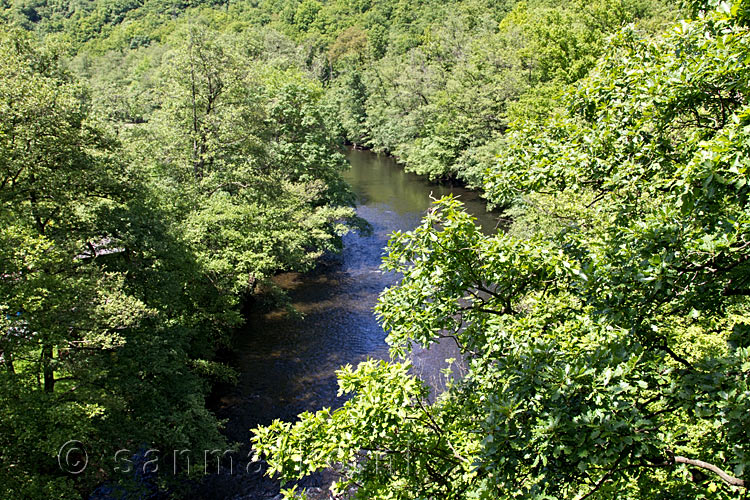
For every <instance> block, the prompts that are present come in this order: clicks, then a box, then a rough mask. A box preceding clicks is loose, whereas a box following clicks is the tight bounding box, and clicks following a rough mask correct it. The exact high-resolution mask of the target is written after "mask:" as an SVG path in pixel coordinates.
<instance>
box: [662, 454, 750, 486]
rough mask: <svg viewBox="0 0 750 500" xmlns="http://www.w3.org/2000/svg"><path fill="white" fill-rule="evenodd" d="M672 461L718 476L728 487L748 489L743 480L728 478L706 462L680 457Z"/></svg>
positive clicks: (724, 473) (747, 484) (727, 475)
mask: <svg viewBox="0 0 750 500" xmlns="http://www.w3.org/2000/svg"><path fill="white" fill-rule="evenodd" d="M673 460H674V462H675V463H677V464H687V465H692V466H694V467H699V468H701V469H705V470H709V471H711V472H713V473H714V474H716V475H717V476H719V477H720V478H721V480H722V481H724V482H725V483H726V484H728V485H729V486H737V487H739V488H749V487H750V484H749V483H748V482H747V481H745V480H744V479H740V478H737V477H734V476H730V475H729V474H727V473H726V472H725V471H723V470H722V469H720V468H718V467H717V466H715V465H713V464H710V463H708V462H704V461H703V460H694V459H692V458H686V457H680V456H677V455H675V456H674V457H673Z"/></svg>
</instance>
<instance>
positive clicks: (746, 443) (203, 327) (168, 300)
mask: <svg viewBox="0 0 750 500" xmlns="http://www.w3.org/2000/svg"><path fill="white" fill-rule="evenodd" d="M0 22H2V24H3V32H2V35H0V66H1V67H2V68H1V70H0V203H1V204H2V205H1V206H2V208H1V209H0V222H1V225H0V290H1V292H0V313H2V314H1V316H0V324H1V325H2V335H1V336H0V363H1V364H2V367H1V368H0V443H1V446H0V463H2V464H4V467H2V468H0V497H2V498H6V497H7V498H80V497H84V498H85V497H88V496H89V495H90V494H91V492H93V491H94V490H98V491H99V493H101V492H104V493H106V494H108V495H110V496H113V497H118V496H120V497H135V498H141V497H143V495H146V494H150V493H153V492H152V491H151V490H150V489H152V488H154V487H155V485H156V486H158V487H159V488H160V489H161V491H163V492H169V495H170V496H174V497H189V495H190V486H189V483H187V482H185V480H184V479H185V475H186V474H187V473H188V472H191V471H190V470H188V469H184V468H183V466H182V465H181V466H180V467H178V469H179V470H178V469H174V470H175V471H176V472H180V473H182V476H180V475H179V474H177V475H175V474H162V475H160V476H158V477H157V478H152V479H149V481H147V482H146V483H144V481H143V477H141V476H139V475H138V474H136V475H128V474H122V473H117V472H118V469H117V467H118V466H119V467H121V466H122V463H121V462H117V461H115V460H113V459H112V455H113V453H115V452H116V451H117V450H118V449H120V448H123V447H127V448H128V449H129V450H132V451H133V453H134V454H135V453H137V452H138V450H142V449H144V448H153V449H163V450H177V449H190V450H195V451H196V453H197V454H198V457H197V458H198V459H197V460H194V461H193V462H191V463H193V464H194V466H195V467H199V466H200V465H201V464H203V463H204V462H202V461H201V460H200V456H201V454H202V453H203V451H202V450H212V449H226V447H227V446H228V445H229V443H226V442H225V438H224V437H223V436H222V434H221V432H220V431H221V423H220V422H219V421H218V420H217V419H216V417H215V416H214V414H213V413H212V412H210V411H209V410H207V409H206V403H205V399H206V395H207V394H208V392H209V390H210V388H211V385H212V384H213V383H216V382H217V381H231V380H232V378H233V377H234V376H235V374H234V372H233V370H232V369H230V368H229V367H228V366H226V365H224V364H222V363H220V362H218V361H217V360H216V353H217V351H218V350H219V349H221V348H224V347H227V348H231V339H232V332H233V330H234V329H235V328H236V327H237V326H238V325H240V324H241V323H242V321H243V319H242V315H241V313H240V311H241V305H242V304H243V303H247V302H248V301H251V299H252V298H253V297H255V296H256V295H257V294H258V293H259V292H260V291H263V292H264V293H265V294H266V296H268V295H270V296H274V297H275V298H276V299H277V300H278V301H280V302H283V301H284V293H283V291H281V290H279V289H278V287H277V285H276V284H275V283H274V282H273V280H272V278H273V277H274V276H275V275H277V274H278V273H280V272H283V271H289V270H297V271H306V270H310V269H312V268H313V267H314V266H315V265H316V263H317V262H318V261H319V259H320V257H321V256H323V255H324V254H326V253H330V252H336V251H337V250H339V249H340V248H341V244H342V240H341V238H342V236H343V235H345V234H346V233H347V232H350V231H352V230H359V231H361V232H366V231H367V223H366V221H363V220H361V219H359V218H358V217H356V214H355V211H354V208H353V207H354V203H355V197H354V195H353V193H352V191H351V189H350V187H349V186H348V185H347V184H346V182H344V180H343V177H342V173H343V172H344V171H345V169H346V168H347V162H346V160H345V157H344V156H343V154H342V151H343V148H342V146H343V145H344V144H350V145H356V146H361V147H366V148H370V149H372V150H375V151H379V152H384V153H388V154H391V155H393V156H394V157H396V158H397V159H398V161H399V163H400V164H401V165H402V166H403V168H405V169H407V170H409V171H413V172H416V173H418V174H421V175H424V176H427V177H428V178H429V179H431V180H433V181H437V182H460V183H465V184H466V185H468V186H470V187H472V188H474V189H477V190H479V191H481V192H482V194H483V196H484V197H485V198H486V199H487V200H488V202H489V204H490V205H491V206H493V207H497V208H498V209H499V210H502V214H503V217H504V220H505V221H506V223H505V224H503V230H501V231H498V232H497V233H496V234H493V235H486V234H484V233H482V232H481V231H480V230H479V229H478V228H477V227H476V225H475V223H474V221H473V220H472V219H471V217H469V216H468V215H467V214H466V213H465V212H464V211H463V209H462V206H461V203H460V201H458V200H455V199H450V198H448V199H443V200H440V201H438V202H436V204H435V206H434V207H433V208H432V209H431V210H430V211H429V212H428V213H427V214H426V215H425V217H424V219H423V221H422V223H421V225H420V226H419V227H418V228H416V229H415V230H413V231H404V232H396V233H394V235H393V237H392V239H391V242H390V244H389V247H388V249H387V252H386V256H385V258H384V264H383V268H384V270H386V271H394V272H397V273H400V275H401V276H402V279H401V281H400V283H399V284H398V285H397V286H394V287H392V288H390V289H387V290H385V291H384V292H383V294H382V296H381V299H380V301H379V303H378V306H377V308H376V314H377V315H378V318H379V320H380V321H381V323H382V324H383V326H384V328H385V329H386V331H387V332H388V333H389V336H388V339H387V340H388V343H389V345H390V348H391V351H392V360H391V361H390V362H380V361H378V362H376V361H371V362H367V363H364V364H362V365H360V366H359V367H356V368H354V367H350V366H346V367H344V368H342V370H341V371H340V372H339V380H340V387H341V393H342V394H347V395H348V396H349V399H348V401H347V402H346V403H345V404H344V406H343V407H341V408H339V409H323V410H321V411H319V412H317V413H306V414H303V415H301V416H300V418H299V420H298V421H297V422H294V423H292V422H281V421H276V422H274V423H273V424H272V425H270V426H267V427H260V428H258V429H256V430H255V431H254V432H255V438H254V446H255V449H256V452H257V455H258V457H259V458H264V459H266V460H268V463H269V464H270V468H271V472H275V473H278V474H279V475H280V476H281V477H282V478H283V479H285V480H293V479H297V478H301V477H303V476H305V475H307V474H309V473H311V472H314V471H317V470H321V469H326V468H329V467H336V468H337V470H338V471H339V472H340V473H341V474H342V476H341V478H342V479H341V483H340V484H339V485H338V489H339V491H340V492H344V491H352V487H354V491H355V492H356V493H354V494H356V495H357V498H367V499H376V498H382V499H414V498H436V499H463V498H486V499H491V498H536V499H545V498H560V499H563V498H565V499H579V500H580V499H583V498H602V499H605V498H606V499H610V498H617V499H626V498H633V499H636V498H648V499H662V498H663V499H671V498H707V499H708V498H710V499H734V498H746V497H747V495H748V484H749V483H748V475H747V474H748V472H746V470H750V388H748V379H749V378H750V302H748V296H750V226H749V225H750V205H749V202H748V195H749V194H750V193H749V192H748V189H750V188H748V185H747V168H748V163H750V159H749V157H748V153H750V140H749V139H748V134H750V123H748V116H750V115H749V114H748V109H747V107H748V102H747V99H748V91H749V90H750V88H749V87H750V70H749V68H748V64H750V46H749V45H748V44H749V43H750V33H749V32H748V25H749V24H750V21H749V16H748V4H747V2H745V1H743V0H736V1H735V2H734V3H719V2H714V1H710V2H707V3H706V2H703V3H702V2H694V3H689V4H679V5H678V4H673V3H667V2H666V1H662V0H592V1H589V2H583V1H580V0H563V1H558V2H548V1H546V0H528V1H519V2H511V1H510V0H509V1H507V2H502V1H491V0H460V1H457V0H448V1H445V0H444V1H437V0H393V1H390V0H360V1H355V2H353V1H343V0H334V1H325V0H321V1H318V0H302V1H298V0H278V1H271V0H268V1H255V0H241V1H231V2H229V1H224V2H221V1H216V2H210V1H207V2H201V1H194V2H174V1H166V0H140V1H119V0H95V1H90V2H83V1H81V2H55V1H46V0H18V1H11V0H5V1H3V2H0ZM440 340H442V341H443V342H455V343H456V344H457V345H458V346H459V348H460V351H461V354H462V357H463V366H464V368H465V372H466V373H465V376H463V377H462V378H461V379H460V380H451V381H450V382H449V389H448V390H447V391H446V392H444V393H443V394H442V395H439V397H437V398H436V397H435V396H436V395H434V394H433V395H429V394H428V392H429V389H428V388H427V386H426V385H425V384H424V382H423V381H421V380H419V379H418V378H417V377H416V376H415V375H414V373H413V372H412V371H411V370H410V368H411V366H410V363H409V361H408V353H409V351H410V350H411V349H412V348H413V346H415V345H419V346H422V347H429V346H430V345H433V344H434V343H436V342H439V341H440ZM70 440H77V441H80V442H81V443H85V445H86V448H87V449H88V450H95V451H96V453H91V454H89V456H88V458H87V460H89V461H90V463H86V464H85V467H86V470H87V472H86V473H85V474H78V473H77V472H81V471H82V469H75V466H74V467H73V468H72V469H71V468H68V469H67V470H66V469H65V467H61V465H60V464H59V463H58V459H59V453H60V450H61V446H64V445H65V444H66V442H68V441H70ZM73 445H74V446H75V443H73ZM72 453H73V455H72V456H73V457H74V458H75V457H76V455H75V453H76V451H75V449H74V450H73V451H72ZM128 456H132V455H128ZM66 458H69V457H66ZM165 458H168V457H165ZM81 460H83V458H81ZM79 462H80V461H79ZM75 463H78V462H76V460H68V461H66V464H68V465H69V464H75ZM163 466H166V468H167V469H169V470H172V465H171V464H166V463H164V462H163ZM92 471H95V472H92ZM297 493H299V492H297ZM287 494H288V495H290V496H291V495H294V494H296V493H295V492H294V491H292V490H290V491H288V492H287ZM341 495H343V493H341ZM336 498H339V497H336ZM341 498H343V496H341Z"/></svg>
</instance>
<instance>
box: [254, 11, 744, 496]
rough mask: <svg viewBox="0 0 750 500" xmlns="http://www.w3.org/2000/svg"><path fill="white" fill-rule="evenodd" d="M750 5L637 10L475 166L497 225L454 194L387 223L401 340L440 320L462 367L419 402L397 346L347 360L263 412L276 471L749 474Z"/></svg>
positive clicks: (548, 476) (388, 323)
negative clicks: (556, 100) (510, 216)
mask: <svg viewBox="0 0 750 500" xmlns="http://www.w3.org/2000/svg"><path fill="white" fill-rule="evenodd" d="M743 5H744V4H743V3H741V2H740V3H737V4H735V5H734V6H731V7H728V6H722V8H721V9H720V10H718V11H713V12H710V13H709V14H707V15H705V16H703V17H701V18H699V19H697V20H694V21H684V22H681V23H680V24H679V25H677V26H675V27H673V28H671V29H670V30H668V31H667V32H666V33H664V34H663V35H661V36H658V37H653V38H642V37H640V36H639V35H638V33H636V32H635V31H634V30H633V29H631V28H625V29H624V30H623V31H622V32H621V33H620V34H619V35H618V36H617V37H616V38H615V39H614V40H613V45H612V47H611V48H610V50H609V51H608V53H607V55H606V56H605V57H604V58H603V59H602V60H600V61H599V63H598V65H597V67H596V69H594V70H593V72H592V73H591V74H590V76H589V77H587V78H586V79H585V80H583V81H582V82H581V83H580V84H578V85H576V87H575V88H573V89H572V90H571V91H570V92H569V94H568V95H567V97H566V103H567V108H566V111H565V112H562V113H558V114H557V115H555V116H553V117H551V118H549V120H548V121H546V122H545V123H542V124H537V125H533V126H532V125H528V126H527V127H526V128H525V129H520V130H516V131H514V132H512V133H510V134H508V135H507V136H506V138H504V139H503V145H502V148H501V154H500V156H499V157H498V160H497V165H496V166H495V167H494V168H492V169H489V170H488V171H487V172H486V174H485V182H486V185H487V189H488V191H487V194H488V196H489V197H490V199H491V200H492V201H494V202H496V203H499V204H502V205H506V206H507V205H512V206H513V207H514V208H513V210H514V214H515V223H514V226H513V227H512V228H511V229H510V231H509V232H508V233H506V234H497V235H494V236H485V235H483V234H482V233H481V232H480V231H479V229H478V228H477V227H476V226H475V224H474V221H473V220H472V219H471V218H470V217H469V216H468V215H467V214H466V213H465V212H464V211H463V210H462V207H461V204H460V203H459V202H458V201H457V200H454V199H450V198H448V199H443V200H440V201H439V202H438V203H437V205H436V207H434V209H432V210H431V211H430V213H429V214H428V215H427V216H426V217H425V218H424V220H423V222H422V225H421V226H420V227H418V228H417V229H415V230H414V231H410V232H406V233H396V234H395V235H394V236H393V238H392V239H391V242H390V243H389V249H388V255H387V256H386V258H385V262H384V268H385V269H387V270H389V271H396V272H399V273H401V274H402V275H403V279H402V281H401V283H400V284H399V285H398V286H395V287H393V288H391V289H388V290H386V291H385V292H384V293H383V295H382V296H381V299H380V302H379V304H378V306H377V313H378V315H379V317H380V320H381V322H382V323H383V325H384V327H385V328H386V329H387V330H389V332H390V333H389V338H388V339H389V343H390V344H391V347H392V351H393V354H394V355H405V354H407V353H408V351H409V349H410V347H411V346H412V345H413V344H418V345H421V346H429V345H431V344H433V343H434V342H436V341H438V340H439V339H440V338H442V337H445V336H451V337H452V338H454V339H455V340H456V342H457V343H458V344H459V345H460V346H461V348H462V352H463V355H464V363H465V364H466V366H467V368H468V370H467V374H466V376H465V377H464V378H463V379H461V380H459V381H454V382H453V383H452V385H451V387H450V388H449V389H448V391H447V392H445V393H443V394H442V395H440V396H439V397H438V398H437V400H436V401H435V402H434V403H433V404H431V405H426V404H425V402H424V400H425V397H426V394H425V389H424V388H420V387H421V386H420V384H419V383H418V382H417V381H416V380H415V379H414V377H413V376H412V375H409V373H408V363H407V364H403V363H399V362H393V363H391V364H387V363H377V364H376V363H374V362H368V363H365V364H362V365H360V367H359V369H357V370H352V369H350V368H347V369H345V370H344V371H342V372H341V373H340V374H339V376H340V380H341V387H342V389H343V390H345V391H347V392H352V393H353V395H352V398H351V399H350V400H349V401H348V402H347V403H346V404H345V405H344V406H343V407H342V408H340V409H338V410H335V411H331V410H324V411H322V412H318V413H316V414H310V413H307V414H303V415H301V417H300V420H299V422H297V423H295V424H284V423H280V422H277V423H274V424H273V425H272V426H269V427H266V428H260V429H257V430H256V431H255V432H256V437H255V446H256V449H257V450H258V452H259V453H260V454H261V455H263V456H265V457H267V458H268V460H269V463H270V464H271V470H272V471H274V472H278V473H280V474H281V476H282V477H283V478H285V479H293V478H297V477H300V476H302V475H304V474H306V473H309V472H312V471H314V470H318V469H321V468H323V467H329V466H334V465H335V466H336V467H338V468H339V470H341V471H342V474H343V475H344V481H343V484H344V485H356V486H357V487H358V490H357V492H356V496H357V497H358V498H382V499H386V498H388V499H393V498H403V499H406V498H431V497H432V498H455V499H458V498H538V499H541V498H565V499H583V498H618V499H627V498H633V499H635V498H654V499H658V498H712V499H724V498H726V499H729V498H737V497H738V496H740V495H744V494H746V492H747V486H748V481H747V479H746V477H747V470H748V467H749V466H750V387H748V379H750V302H748V298H747V297H748V295H747V294H746V293H745V292H746V290H747V289H748V288H750V282H748V276H750V201H749V198H750V187H749V186H748V183H747V180H748V178H747V177H748V166H749V164H750V156H749V155H748V153H750V111H749V110H748V90H750V89H749V88H748V86H749V85H750V83H749V82H750V67H748V61H750V57H749V56H750V46H749V44H750V32H748V30H747V28H746V27H745V24H746V23H745V18H744V17H743V15H744V14H743V13H744V12H745V9H744V8H743V7H742V6H743ZM404 457H408V459H404ZM388 459H390V461H389V460H388ZM383 461H385V462H386V463H387V466H382V465H381V464H382V462H383Z"/></svg>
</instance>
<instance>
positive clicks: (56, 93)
mask: <svg viewBox="0 0 750 500" xmlns="http://www.w3.org/2000/svg"><path fill="white" fill-rule="evenodd" d="M0 65H2V75H3V77H2V79H0V127H1V129H0V165H1V167H0V203H1V204H2V205H1V211H0V220H1V221H2V229H1V230H0V247H1V248H2V251H1V252H0V256H1V257H0V266H1V267H0V268H1V269H2V275H1V276H2V278H1V279H0V297H2V299H1V300H2V301H1V302H0V312H1V313H2V319H0V331H1V332H2V336H1V337H0V358H1V359H2V369H0V400H2V405H0V408H2V410H0V412H1V413H2V422H3V423H2V426H0V443H2V452H0V454H1V455H2V461H3V463H4V464H6V465H7V467H6V468H5V469H4V470H3V471H2V472H0V478H1V480H0V494H2V496H7V497H22V498H71V497H75V496H79V495H80V494H81V493H85V492H87V491H90V489H91V488H92V486H93V485H95V484H97V483H99V482H101V481H103V480H107V479H109V480H112V481H122V482H123V483H128V482H129V481H130V479H131V478H130V477H129V476H123V475H122V474H119V475H117V474H115V467H116V466H117V465H118V464H117V463H115V462H114V460H113V458H112V454H113V453H114V452H115V451H116V450H118V449H120V448H130V447H132V448H133V452H135V451H136V449H137V447H138V446H141V444H142V443H144V442H145V443H150V444H152V445H153V446H155V447H161V448H164V447H165V446H164V445H167V446H168V447H169V448H173V447H175V446H176V445H181V446H185V447H188V448H190V447H194V446H196V445H199V446H201V449H202V448H203V447H205V446H214V447H215V446H219V445H221V444H222V443H223V440H222V438H221V437H220V435H219V433H218V430H217V422H216V420H215V418H214V417H213V416H212V415H210V414H209V413H208V412H207V411H206V410H205V408H204V404H203V398H204V395H205V393H206V390H207V387H206V384H205V382H204V380H203V379H202V378H201V377H200V375H199V370H198V368H197V367H196V366H193V365H192V364H193V363H194V362H195V361H196V359H197V358H198V359H199V358H200V357H201V356H203V355H206V352H207V351H206V350H205V349H200V347H201V346H205V344H203V343H202V340H203V339H201V335H202V334H204V333H206V330H202V329H201V328H200V327H196V325H199V324H200V323H201V321H202V320H206V319H207V316H208V314H206V313H207V311H211V306H212V305H214V304H215V302H214V301H213V300H211V299H210V296H209V295H208V294H206V297H200V298H199V297H198V296H197V295H199V293H200V292H199V291H200V290H201V288H200V287H199V286H187V285H190V284H191V281H192V282H193V284H196V283H195V282H196V281H200V278H199V276H200V275H199V274H198V272H196V267H195V264H194V259H193V258H192V256H191V255H190V254H187V255H186V254H185V252H184V249H185V245H184V244H180V242H179V241H175V239H174V235H173V234H170V230H169V228H168V227H165V226H164V225H160V224H159V223H158V222H155V221H160V220H165V219H166V218H165V217H164V216H163V214H161V213H159V212H158V211H157V210H155V209H154V207H153V205H152V203H151V199H150V197H149V191H148V189H146V188H145V187H144V186H142V185H140V183H139V182H138V180H137V176H136V172H135V171H133V170H132V169H131V168H129V166H128V164H127V163H125V162H124V161H122V160H121V158H122V156H123V154H122V150H121V149H120V148H119V145H118V144H117V142H116V141H115V140H113V138H112V137H110V136H108V135H107V134H106V133H105V132H104V131H103V129H102V128H100V127H98V126H97V124H96V123H95V121H94V120H93V117H92V116H91V115H90V114H89V109H88V106H87V101H88V99H87V96H86V90H85V88H84V87H83V86H81V85H80V84H79V83H77V82H75V81H74V80H73V79H72V78H71V77H70V75H68V74H67V73H66V72H65V71H64V70H63V69H62V65H61V64H60V61H59V59H58V54H57V53H56V52H55V51H54V50H52V49H49V48H44V47H36V46H35V45H34V44H33V43H32V41H31V39H30V37H28V36H27V35H25V34H21V33H19V32H17V31H11V32H10V33H8V34H5V35H3V37H2V38H1V39H0ZM191 271H192V272H193V273H195V274H193V273H191ZM196 276H197V277H196ZM204 289H205V287H204ZM198 302H202V303H201V304H200V306H198V305H197V303H198ZM198 364H200V363H196V365H198ZM165 416H168V417H165ZM167 419H168V420H167ZM70 440H79V441H81V442H82V443H84V445H85V446H86V447H87V448H88V450H89V451H90V452H93V451H97V452H99V453H98V455H99V456H92V457H91V464H89V468H88V470H87V471H85V473H83V474H81V475H69V474H66V471H65V470H63V469H61V467H60V465H59V464H58V458H57V456H58V452H59V450H60V449H61V446H63V445H64V443H66V442H69V441H70ZM92 455H93V453H92Z"/></svg>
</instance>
